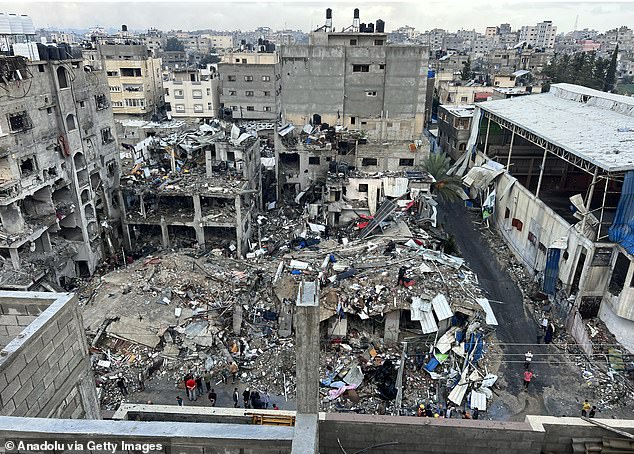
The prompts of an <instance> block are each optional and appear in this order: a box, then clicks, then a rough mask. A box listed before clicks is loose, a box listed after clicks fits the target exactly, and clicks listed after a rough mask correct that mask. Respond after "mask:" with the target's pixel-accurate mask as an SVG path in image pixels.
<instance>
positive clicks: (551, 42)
mask: <svg viewBox="0 0 634 454" xmlns="http://www.w3.org/2000/svg"><path fill="white" fill-rule="evenodd" d="M556 35H557V27H556V26H554V25H553V22H552V21H549V20H547V21H544V22H540V23H538V24H537V25H524V26H522V28H521V29H520V36H519V40H520V42H522V41H526V44H529V45H531V46H533V47H545V48H548V49H552V48H553V47H555V36H556Z"/></svg>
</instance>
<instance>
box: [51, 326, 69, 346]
mask: <svg viewBox="0 0 634 454" xmlns="http://www.w3.org/2000/svg"><path fill="white" fill-rule="evenodd" d="M67 337H68V330H67V329H66V328H64V329H62V330H60V331H58V333H57V334H55V337H53V347H55V348H59V347H60V346H61V345H62V342H64V341H65V340H66V338H67Z"/></svg>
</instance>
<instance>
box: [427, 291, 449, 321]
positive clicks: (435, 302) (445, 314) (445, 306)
mask: <svg viewBox="0 0 634 454" xmlns="http://www.w3.org/2000/svg"><path fill="white" fill-rule="evenodd" d="M431 304H432V306H434V312H435V313H436V317H437V318H438V320H439V321H443V320H446V319H448V318H451V317H453V311H452V310H451V307H449V302H448V301H447V298H445V295H443V294H442V293H439V294H438V295H436V296H435V297H434V299H432V300H431Z"/></svg>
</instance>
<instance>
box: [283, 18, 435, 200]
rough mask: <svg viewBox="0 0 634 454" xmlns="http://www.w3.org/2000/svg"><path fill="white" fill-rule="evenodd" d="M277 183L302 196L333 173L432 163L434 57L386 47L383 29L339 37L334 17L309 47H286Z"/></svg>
mask: <svg viewBox="0 0 634 454" xmlns="http://www.w3.org/2000/svg"><path fill="white" fill-rule="evenodd" d="M280 65H281V80H282V87H283V90H282V93H281V121H282V127H281V128H280V129H279V131H278V134H276V162H277V163H278V166H277V171H278V182H279V185H280V190H281V191H282V192H283V193H284V194H293V193H294V194H299V193H300V192H301V191H304V190H306V189H307V188H308V187H310V186H311V185H312V184H314V183H316V182H322V183H323V182H324V181H325V177H326V175H327V173H328V172H329V171H333V170H334V171H336V172H338V170H339V169H340V168H342V169H356V170H359V171H363V172H368V173H376V172H383V171H403V170H408V169H410V170H411V168H412V167H413V166H416V165H419V164H420V163H422V161H423V160H424V158H425V157H426V156H427V152H428V146H427V141H426V140H425V141H423V140H421V139H422V138H423V127H424V125H425V121H426V115H427V113H426V110H425V109H426V97H427V94H428V93H427V72H428V52H427V48H426V47H425V46H400V45H392V44H389V43H388V42H387V34H386V33H385V23H384V22H383V21H382V20H380V19H379V20H377V21H376V28H375V24H374V23H369V24H366V23H360V16H359V10H358V9H355V10H354V18H352V25H350V26H348V27H345V28H342V29H341V31H336V30H335V27H334V25H333V19H332V11H331V10H330V9H328V10H327V11H326V24H325V25H324V26H322V27H320V28H319V29H317V30H315V31H314V32H312V33H311V35H310V41H309V44H307V45H290V46H282V47H281V50H280Z"/></svg>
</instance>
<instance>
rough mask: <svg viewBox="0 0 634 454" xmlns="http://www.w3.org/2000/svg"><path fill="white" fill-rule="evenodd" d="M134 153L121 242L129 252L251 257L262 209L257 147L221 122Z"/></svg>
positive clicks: (126, 172) (128, 165) (126, 174)
mask: <svg viewBox="0 0 634 454" xmlns="http://www.w3.org/2000/svg"><path fill="white" fill-rule="evenodd" d="M148 140H149V141H150V143H149V144H146V145H147V146H142V147H141V146H137V147H128V152H127V156H126V159H124V160H123V176H122V185H121V203H122V207H123V217H122V219H123V238H124V242H125V243H126V247H127V248H128V249H130V250H140V249H143V248H144V247H145V246H146V245H149V244H154V243H158V242H159V241H160V245H162V246H163V247H170V246H192V245H198V246H199V247H213V248H227V249H229V250H231V251H232V253H234V254H236V255H237V256H238V257H242V256H244V255H245V254H246V253H247V252H248V251H249V250H250V249H251V247H250V238H251V234H252V222H251V221H252V220H251V217H252V212H253V210H255V209H256V207H257V208H261V195H260V149H259V143H260V142H259V139H258V138H257V137H255V136H254V135H253V134H251V133H247V132H245V131H244V130H241V129H240V128H239V127H238V126H235V125H232V124H230V123H224V122H222V123H221V122H219V121H218V120H216V121H214V122H212V123H211V124H209V125H207V124H204V125H200V126H199V128H198V129H196V130H190V131H186V132H183V133H176V134H171V135H169V136H167V137H163V138H158V137H157V138H153V139H148Z"/></svg>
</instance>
